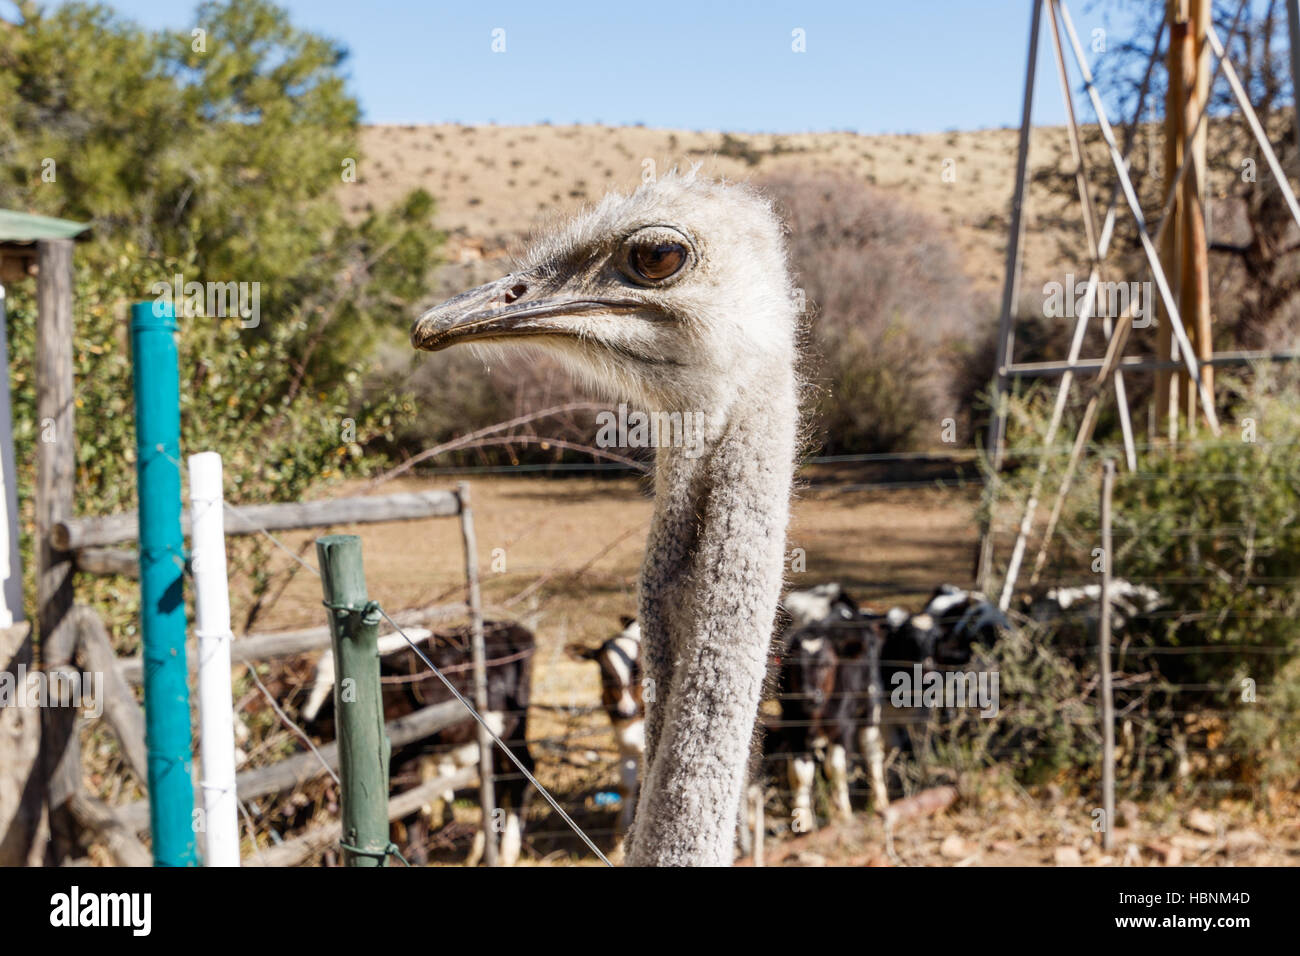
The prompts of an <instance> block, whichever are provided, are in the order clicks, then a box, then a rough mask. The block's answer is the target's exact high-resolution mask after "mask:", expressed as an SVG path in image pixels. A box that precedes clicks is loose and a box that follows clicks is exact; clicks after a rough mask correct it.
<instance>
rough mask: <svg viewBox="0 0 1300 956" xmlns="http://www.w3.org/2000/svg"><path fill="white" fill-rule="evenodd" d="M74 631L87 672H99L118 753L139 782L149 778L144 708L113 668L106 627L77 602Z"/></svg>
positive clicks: (114, 656) (95, 615)
mask: <svg viewBox="0 0 1300 956" xmlns="http://www.w3.org/2000/svg"><path fill="white" fill-rule="evenodd" d="M73 615H74V618H75V620H76V622H77V633H78V634H79V635H80V638H81V642H80V643H81V660H82V665H83V667H84V669H85V671H86V672H87V673H92V674H102V675H103V681H104V684H103V697H104V701H103V704H104V719H105V720H107V721H108V724H109V726H110V727H112V728H113V733H114V735H115V736H116V737H117V741H118V743H119V744H120V745H121V747H122V755H123V756H124V757H125V758H126V762H127V764H128V765H130V767H131V770H132V771H133V772H134V773H135V778H136V780H137V781H139V783H140V785H141V786H144V785H145V784H146V783H147V781H148V780H149V765H148V756H147V751H146V750H145V742H144V711H143V710H142V709H141V707H140V705H139V704H138V703H136V700H135V695H134V694H133V693H131V687H130V685H129V684H127V682H126V681H125V680H123V679H122V674H121V672H120V671H119V670H118V668H117V666H116V665H117V656H116V655H115V654H114V653H113V645H112V643H111V642H110V641H109V639H108V630H107V628H105V627H104V622H103V621H102V620H100V617H99V615H98V614H96V613H95V611H94V609H93V608H89V607H87V606H86V605H84V604H79V605H77V607H76V608H75V609H74V610H73Z"/></svg>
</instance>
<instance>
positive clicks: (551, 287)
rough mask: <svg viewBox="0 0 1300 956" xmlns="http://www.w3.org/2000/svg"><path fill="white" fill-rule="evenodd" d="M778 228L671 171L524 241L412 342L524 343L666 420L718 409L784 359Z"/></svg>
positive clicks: (746, 198) (707, 185) (784, 282)
mask: <svg viewBox="0 0 1300 956" xmlns="http://www.w3.org/2000/svg"><path fill="white" fill-rule="evenodd" d="M791 295H792V290H791V284H790V279H789V273H788V270H787V268H786V265H785V249H784V238H783V236H782V232H781V227H780V223H779V221H778V220H777V219H776V218H775V217H774V216H773V215H772V213H771V210H770V208H769V206H768V204H767V202H766V201H765V200H763V199H762V198H761V197H760V196H759V195H758V194H756V193H754V192H752V191H750V190H748V189H746V188H744V187H740V186H735V185H727V186H724V185H720V184H718V183H714V182H709V181H706V180H701V179H696V178H695V177H694V176H692V175H682V176H679V175H676V174H670V175H668V176H665V177H663V178H662V179H660V180H659V181H658V182H655V183H649V184H646V185H644V186H642V187H641V188H640V189H638V190H636V191H635V192H634V193H632V194H631V195H626V196H624V195H617V194H610V195H609V196H606V197H605V199H604V200H603V201H601V202H600V204H599V205H597V206H596V207H595V208H593V209H591V210H590V211H589V212H587V213H586V214H585V215H582V216H580V217H578V218H577V219H575V220H573V221H572V222H571V223H569V224H568V225H567V226H565V227H562V228H561V229H559V230H556V231H553V232H552V233H551V234H550V235H548V236H546V237H545V238H543V239H541V240H540V241H538V242H537V243H535V244H534V245H533V247H532V248H531V249H530V250H529V251H528V253H527V254H526V255H525V257H524V258H523V260H522V261H521V262H520V263H519V268H518V269H517V270H516V271H515V272H512V273H511V274H510V275H508V276H504V277H503V278H501V279H498V280H496V281H495V282H489V283H488V284H487V285H483V286H480V287H478V288H477V289H471V290H470V291H468V292H464V293H462V294H461V295H458V296H456V297H455V298H453V299H450V300H449V301H447V302H444V303H443V304H442V305H439V306H438V307H436V308H434V309H431V310H430V311H428V312H426V313H425V314H424V315H422V316H420V318H419V319H418V320H417V321H416V323H415V326H414V328H412V330H411V343H412V344H413V345H414V346H415V347H416V348H417V349H424V350H427V351H431V352H436V351H438V350H440V349H445V348H447V347H449V346H452V345H457V344H460V343H467V344H470V345H477V346H487V347H491V346H500V345H521V346H530V347H535V348H542V349H545V350H547V351H548V352H551V353H553V354H555V355H558V356H559V357H560V358H561V359H562V360H563V361H564V362H565V364H566V365H567V366H568V367H569V368H570V369H571V370H572V371H573V372H574V374H576V375H577V376H578V377H579V378H580V379H582V380H583V381H585V382H586V383H587V384H588V385H589V386H590V387H593V388H594V389H596V390H598V391H600V392H602V393H604V394H606V395H609V396H610V397H612V398H615V399H620V400H628V401H630V402H632V403H635V404H637V405H640V406H642V407H646V408H654V409H663V410H669V411H671V410H695V411H702V410H705V411H706V410H717V409H722V408H725V407H727V406H728V405H730V401H729V399H730V398H731V397H732V396H733V395H734V393H735V391H736V386H737V385H738V384H743V383H744V382H746V381H747V380H748V377H749V376H751V375H755V374H762V373H763V372H764V371H765V370H766V369H768V368H770V367H771V365H772V364H773V363H775V364H777V365H778V366H779V365H782V364H788V363H789V361H790V356H791V354H792V353H793V350H794V333H795V322H794V310H793V309H792V308H791V306H790V302H791Z"/></svg>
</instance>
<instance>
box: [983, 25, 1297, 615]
mask: <svg viewBox="0 0 1300 956" xmlns="http://www.w3.org/2000/svg"><path fill="white" fill-rule="evenodd" d="M1248 3H1249V0H1239V3H1238V6H1237V10H1236V15H1235V17H1234V19H1233V22H1232V26H1231V29H1230V31H1229V32H1228V34H1227V38H1226V40H1221V39H1220V38H1219V35H1218V32H1217V31H1216V29H1215V27H1214V24H1213V23H1212V22H1211V15H1210V14H1211V0H1167V3H1166V16H1165V18H1164V21H1163V22H1162V24H1161V28H1160V31H1159V32H1158V33H1157V35H1156V38H1155V43H1154V44H1153V46H1152V52H1151V57H1150V60H1149V61H1148V63H1147V68H1146V74H1145V76H1144V77H1143V79H1142V82H1141V85H1140V87H1139V90H1138V95H1137V102H1136V104H1135V106H1134V112H1133V117H1132V119H1131V120H1130V121H1129V122H1128V124H1127V126H1126V129H1125V133H1124V143H1123V146H1122V147H1121V145H1120V144H1119V143H1118V142H1117V141H1116V138H1115V134H1114V130H1113V129H1112V127H1111V124H1110V121H1109V118H1108V116H1107V110H1106V107H1105V104H1104V103H1103V102H1102V99H1101V95H1100V93H1099V92H1098V91H1097V88H1096V84H1095V82H1094V79H1093V75H1092V71H1091V69H1090V68H1089V66H1088V63H1087V59H1086V57H1085V55H1084V51H1083V47H1082V46H1081V44H1080V43H1079V38H1078V35H1077V33H1076V31H1075V29H1074V24H1073V22H1072V21H1071V18H1070V13H1069V9H1068V7H1067V5H1066V2H1065V0H1031V18H1030V33H1029V53H1028V59H1027V66H1026V71H1025V91H1024V100H1023V106H1022V111H1021V124H1020V138H1019V147H1018V151H1017V158H1016V178H1015V186H1014V189H1013V192H1012V200H1011V215H1010V222H1009V234H1008V240H1007V251H1006V263H1005V269H1006V271H1005V280H1004V284H1003V290H1002V303H1001V311H1000V314H999V318H998V338H997V352H996V361H997V374H996V379H995V382H994V392H993V398H994V402H993V421H992V425H991V428H990V432H989V444H988V457H989V464H990V476H989V479H988V481H987V483H986V486H985V501H986V508H985V517H984V519H983V527H982V529H981V537H980V550H979V562H978V568H977V571H976V579H977V585H978V586H979V587H980V589H981V590H984V591H986V592H987V591H989V590H990V588H989V585H990V582H991V579H992V576H993V557H994V554H993V513H992V509H993V505H994V503H995V502H996V499H997V490H998V487H999V484H1000V480H1001V472H1002V467H1003V464H1004V458H1005V454H1006V433H1007V413H1008V396H1009V392H1010V384H1011V382H1012V380H1013V379H1018V378H1034V377H1044V376H1059V377H1060V383H1059V386H1058V388H1057V393H1056V400H1055V403H1054V406H1053V411H1052V416H1051V418H1050V420H1049V423H1048V428H1047V431H1046V432H1045V434H1044V436H1043V442H1042V452H1041V454H1040V457H1039V463H1038V469H1037V472H1036V474H1035V478H1034V482H1033V485H1032V488H1031V491H1030V494H1029V498H1028V499H1027V502H1026V505H1025V509H1024V512H1023V514H1022V517H1021V520H1020V524H1019V528H1018V530H1017V535H1016V542H1015V545H1014V546H1013V549H1012V553H1011V557H1010V559H1009V561H1008V565H1007V572H1006V574H1005V575H1004V578H1003V583H1002V588H1001V593H1000V596H999V599H998V605H999V607H1001V608H1002V609H1003V610H1006V609H1007V608H1008V607H1009V606H1010V602H1011V595H1012V593H1013V591H1014V589H1015V586H1016V582H1017V579H1018V577H1019V575H1020V572H1021V568H1022V564H1023V561H1024V557H1025V553H1026V548H1027V546H1028V542H1029V537H1030V534H1031V532H1032V530H1033V527H1034V523H1035V517H1036V513H1037V510H1038V506H1039V496H1040V495H1041V494H1042V493H1043V489H1044V485H1045V480H1046V477H1047V471H1048V464H1049V461H1050V455H1051V449H1052V447H1053V445H1054V442H1055V441H1056V437H1057V433H1058V432H1059V431H1060V429H1061V426H1062V419H1063V416H1064V411H1065V406H1066V403H1067V400H1068V397H1069V391H1070V386H1071V384H1072V382H1073V377H1074V376H1075V375H1076V374H1087V373H1092V372H1095V373H1096V374H1095V378H1094V379H1093V381H1092V383H1091V387H1090V390H1089V396H1088V400H1087V404H1086V406H1085V409H1084V413H1083V417H1082V419H1081V422H1080V425H1079V428H1078V430H1077V432H1076V434H1075V436H1074V439H1073V443H1072V445H1071V450H1070V457H1069V460H1068V463H1067V465H1066V468H1065V472H1064V476H1063V478H1062V481H1061V485H1060V487H1059V488H1058V489H1057V492H1056V497H1055V501H1054V504H1053V507H1052V512H1051V516H1050V517H1049V519H1048V523H1047V526H1046V528H1045V530H1044V533H1043V535H1042V538H1041V540H1040V542H1039V546H1038V552H1037V555H1036V557H1035V560H1034V566H1033V571H1032V572H1031V581H1030V583H1031V585H1032V584H1034V583H1036V582H1037V579H1038V576H1039V573H1040V572H1041V570H1042V568H1043V566H1044V564H1045V562H1046V558H1047V549H1048V546H1049V544H1050V543H1051V539H1052V536H1053V534H1054V532H1055V529H1056V526H1057V523H1058V521H1059V519H1060V515H1061V510H1062V508H1063V506H1064V502H1065V498H1066V496H1067V494H1068V493H1069V490H1070V485H1071V482H1072V479H1073V476H1074V473H1075V471H1076V470H1077V468H1078V466H1079V462H1080V460H1081V459H1082V456H1083V452H1084V450H1085V449H1086V447H1087V444H1088V442H1089V441H1090V439H1091V437H1092V433H1093V429H1094V428H1095V426H1096V422H1097V415H1098V411H1099V409H1100V405H1101V402H1102V400H1103V399H1104V397H1105V396H1106V395H1107V394H1108V393H1109V392H1110V391H1111V390H1113V391H1114V394H1115V397H1116V404H1117V408H1118V412H1119V417H1120V426H1121V430H1122V432H1123V438H1124V448H1125V461H1126V464H1127V466H1128V468H1129V470H1130V471H1132V470H1136V467H1137V459H1136V446H1135V443H1134V439H1133V426H1132V422H1131V421H1130V419H1129V408H1128V401H1127V396H1126V391H1125V384H1124V373H1125V372H1145V371H1154V372H1156V373H1157V375H1158V376H1159V379H1158V383H1157V384H1158V388H1159V389H1164V391H1163V393H1161V392H1158V394H1157V399H1158V401H1159V405H1160V409H1161V411H1162V412H1165V413H1166V418H1167V422H1168V424H1169V428H1170V438H1171V439H1175V440H1176V438H1177V425H1178V421H1179V416H1180V410H1181V411H1185V412H1186V413H1187V414H1188V423H1189V426H1191V425H1192V424H1193V423H1194V421H1195V420H1196V417H1197V412H1196V408H1197V403H1198V402H1199V406H1200V415H1201V416H1203V417H1204V419H1205V422H1206V424H1207V426H1208V427H1209V429H1210V431H1211V432H1212V433H1213V434H1214V435H1215V436H1218V435H1219V434H1220V425H1219V421H1218V416H1217V414H1216V410H1215V403H1214V395H1213V371H1212V370H1213V369H1214V368H1215V367H1217V366H1223V365H1250V364H1253V363H1258V362H1266V361H1289V360H1293V359H1296V358H1300V351H1298V350H1286V351H1250V352H1248V351H1233V352H1216V351H1214V349H1213V343H1212V340H1211V324H1210V322H1211V312H1210V303H1209V281H1208V274H1209V273H1208V242H1207V238H1206V229H1205V219H1204V216H1205V204H1204V202H1203V198H1202V191H1203V187H1204V178H1205V135H1204V131H1205V124H1206V121H1207V117H1208V113H1209V103H1210V91H1211V90H1212V89H1213V87H1214V84H1215V83H1216V82H1217V81H1218V78H1219V76H1220V75H1221V74H1222V75H1223V76H1224V77H1226V79H1227V81H1228V84H1229V86H1230V87H1231V89H1232V93H1233V96H1234V97H1235V99H1236V100H1237V103H1238V106H1239V107H1240V109H1241V111H1242V113H1243V114H1244V116H1245V118H1246V120H1247V122H1248V124H1249V126H1250V128H1251V131H1252V133H1253V134H1254V137H1255V139H1256V141H1257V143H1258V146H1259V149H1260V151H1261V154H1262V155H1263V156H1264V158H1265V161H1266V163H1267V165H1268V166H1269V170H1270V172H1271V173H1272V176H1273V178H1274V180H1275V181H1276V183H1277V186H1278V189H1279V191H1280V192H1281V194H1282V196H1283V199H1284V201H1285V202H1286V204H1287V207H1288V208H1289V210H1290V212H1291V214H1292V216H1293V217H1294V218H1295V221H1296V223H1297V225H1300V202H1297V199H1296V194H1295V191H1294V189H1293V188H1292V186H1291V183H1290V181H1289V180H1288V179H1287V176H1286V173H1285V172H1284V171H1283V169H1282V166H1281V163H1280V162H1279V161H1278V158H1277V154H1276V153H1275V152H1274V150H1273V147H1272V144H1271V143H1270V142H1269V140H1268V136H1267V135H1266V133H1265V131H1264V128H1263V125H1262V124H1261V123H1260V121H1259V117H1258V116H1257V115H1256V113H1255V110H1254V108H1253V106H1252V105H1251V102H1250V98H1249V96H1248V95H1247V93H1246V90H1245V88H1244V87H1243V85H1242V83H1241V79H1240V77H1239V76H1238V75H1237V71H1236V69H1235V68H1234V67H1233V65H1232V61H1231V59H1230V58H1229V56H1228V53H1227V50H1228V48H1229V47H1230V46H1231V44H1232V42H1233V39H1234V37H1235V35H1236V31H1237V27H1238V24H1239V23H1240V21H1241V17H1242V15H1243V13H1244V12H1245V11H1246V7H1247V5H1248ZM1287 4H1288V14H1289V16H1288V24H1289V29H1290V39H1291V67H1292V72H1293V81H1294V82H1293V85H1294V87H1295V90H1296V91H1297V99H1300V0H1287ZM1044 13H1046V19H1047V21H1049V22H1048V27H1049V29H1048V33H1049V36H1050V38H1051V45H1052V50H1053V54H1054V59H1055V61H1056V66H1057V73H1058V77H1059V80H1060V85H1061V94H1062V97H1063V99H1064V103H1065V108H1066V117H1067V122H1068V132H1069V138H1070V148H1071V153H1072V157H1073V159H1074V164H1075V179H1076V183H1077V187H1078V191H1079V200H1080V205H1081V208H1082V213H1083V224H1084V232H1085V237H1086V240H1087V244H1088V253H1089V258H1090V262H1091V271H1090V274H1089V279H1088V284H1087V287H1086V291H1085V293H1084V300H1083V306H1082V308H1081V309H1080V310H1079V312H1078V316H1077V320H1076V324H1075V329H1074V336H1073V338H1072V340H1071V345H1070V349H1069V353H1068V355H1067V357H1066V359H1065V360H1064V361H1055V362H1016V361H1015V355H1014V344H1015V318H1016V303H1017V299H1018V296H1019V283H1020V267H1021V251H1022V246H1023V240H1024V218H1023V212H1024V201H1025V188H1026V181H1027V174H1028V165H1029V164H1028V157H1029V142H1030V136H1031V131H1032V122H1031V118H1032V112H1033V96H1034V82H1035V76H1036V71H1037V61H1038V55H1039V51H1038V43H1039V36H1040V33H1041V31H1042V27H1043V21H1044ZM1166 32H1167V33H1168V34H1169V45H1168V53H1167V59H1168V64H1169V67H1170V77H1171V82H1170V84H1169V87H1170V88H1169V94H1168V96H1167V97H1166V122H1165V139H1166V148H1165V157H1166V185H1165V201H1164V203H1163V205H1162V207H1161V210H1160V213H1159V218H1158V220H1157V225H1156V228H1155V230H1154V232H1152V230H1150V229H1149V228H1148V225H1147V219H1146V217H1145V215H1144V213H1143V210H1142V207H1141V204H1140V202H1139V201H1138V195H1137V192H1136V190H1135V189H1134V187H1133V182H1132V179H1131V178H1130V176H1129V170H1128V160H1127V156H1128V153H1129V151H1130V150H1131V148H1132V146H1133V141H1134V139H1135V134H1136V132H1137V128H1138V120H1139V117H1140V116H1141V115H1142V109H1143V105H1144V104H1145V102H1146V97H1147V93H1148V87H1149V85H1150V80H1151V76H1152V74H1153V72H1154V69H1155V61H1156V59H1157V58H1158V56H1159V51H1160V45H1161V42H1162V40H1163V39H1164V34H1165V33H1166ZM1066 38H1068V40H1069V49H1070V51H1071V53H1072V54H1073V58H1074V62H1075V66H1076V68H1077V70H1078V72H1079V74H1080V76H1082V78H1083V86H1084V90H1085V92H1086V94H1087V95H1088V97H1089V99H1090V101H1091V104H1092V107H1093V110H1094V112H1095V113H1096V116H1097V122H1098V126H1099V128H1100V131H1101V135H1102V138H1103V140H1104V141H1105V145H1106V149H1107V152H1108V155H1109V158H1110V161H1111V164H1112V165H1113V167H1114V171H1115V175H1116V183H1115V185H1114V187H1113V189H1112V191H1111V196H1110V201H1109V203H1108V206H1107V210H1106V213H1105V216H1104V220H1103V222H1102V224H1101V226H1100V228H1099V227H1098V224H1097V222H1096V219H1095V216H1096V213H1095V210H1094V207H1093V202H1092V185H1091V182H1090V180H1089V176H1088V171H1087V169H1086V167H1085V164H1084V160H1083V152H1082V137H1081V134H1080V126H1079V123H1078V120H1077V118H1076V116H1075V110H1074V93H1073V91H1072V89H1071V87H1070V84H1069V76H1068V72H1067V67H1066V55H1065V49H1066V44H1065V42H1064V40H1065V39H1066ZM1210 52H1213V54H1214V58H1215V60H1216V65H1215V68H1214V72H1213V75H1212V76H1210V75H1209V72H1208V62H1209V59H1210V57H1209V54H1210ZM1297 112H1298V113H1300V109H1298V110H1297ZM1296 124H1297V141H1298V142H1300V115H1298V116H1297V118H1296ZM1189 173H1191V175H1189ZM1121 198H1122V199H1123V200H1124V204H1125V205H1126V206H1127V209H1128V212H1129V214H1130V215H1131V216H1132V219H1133V222H1134V225H1135V227H1136V230H1137V234H1138V238H1139V240H1140V242H1141V245H1142V249H1143V252H1144V254H1145V258H1146V260H1147V266H1148V267H1149V269H1150V275H1151V278H1152V281H1153V283H1154V285H1155V287H1156V289H1157V290H1158V292H1159V298H1160V304H1161V306H1162V316H1161V324H1160V327H1159V334H1160V346H1161V348H1160V349H1159V350H1158V354H1156V355H1151V356H1125V355H1124V347H1125V345H1126V343H1127V341H1128V338H1129V334H1130V333H1131V331H1132V329H1133V318H1134V315H1133V302H1131V301H1130V303H1129V304H1128V306H1127V307H1126V308H1125V309H1124V310H1123V312H1122V313H1121V314H1120V315H1119V316H1117V317H1114V316H1106V317H1105V318H1104V320H1103V331H1104V333H1105V336H1106V340H1107V347H1106V352H1105V355H1104V356H1102V357H1101V358H1091V359H1084V358H1081V356H1080V352H1081V349H1082V344H1083V340H1084V335H1085V333H1086V331H1087V327H1088V324H1089V320H1090V319H1091V318H1093V317H1094V313H1095V312H1096V311H1097V304H1098V299H1099V295H1100V293H1099V285H1100V282H1101V281H1102V276H1103V274H1104V269H1105V265H1106V263H1105V260H1106V256H1107V253H1108V252H1109V250H1110V243H1111V239H1112V238H1113V235H1114V226H1115V221H1116V215H1117V213H1118V211H1119V209H1120V200H1121ZM1161 250H1164V252H1163V255H1162V253H1161ZM1171 273H1173V276H1172V277H1171ZM1171 278H1175V279H1180V280H1181V281H1180V282H1179V289H1178V291H1177V292H1175V289H1174V287H1173V284H1172V283H1171ZM1184 314H1187V315H1188V316H1190V317H1192V318H1194V319H1195V320H1196V321H1195V325H1194V326H1193V328H1192V330H1191V332H1192V334H1190V335H1189V329H1188V327H1187V325H1186V324H1185V323H1184V318H1183V316H1184ZM1175 371H1177V372H1178V373H1179V375H1178V376H1175V375H1173V374H1172V373H1173V372H1175ZM1180 382H1181V383H1183V387H1182V388H1181V389H1179V383H1180ZM1162 396H1163V400H1160V399H1161V398H1162Z"/></svg>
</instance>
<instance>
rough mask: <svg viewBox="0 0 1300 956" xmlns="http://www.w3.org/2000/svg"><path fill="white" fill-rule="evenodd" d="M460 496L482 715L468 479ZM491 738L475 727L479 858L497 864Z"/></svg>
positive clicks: (479, 607)
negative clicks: (479, 820)
mask: <svg viewBox="0 0 1300 956" xmlns="http://www.w3.org/2000/svg"><path fill="white" fill-rule="evenodd" d="M456 496H457V497H458V498H459V499H460V533H461V537H462V538H463V539H464V542H465V580H466V582H468V584H469V619H470V652H471V655H472V663H473V666H474V709H475V710H477V711H478V712H479V715H480V716H482V717H486V715H487V710H488V692H487V666H486V661H487V653H486V650H485V649H484V646H483V599H482V595H481V593H480V591H479V583H478V541H477V539H476V538H475V536H474V513H473V512H472V511H471V510H470V506H469V482H468V481H461V482H457V484H456ZM492 746H493V744H492V737H491V736H490V735H489V734H488V732H487V728H486V727H484V726H483V725H482V724H479V726H478V775H479V802H480V803H481V804H482V814H483V819H482V824H481V825H482V834H483V861H484V862H485V863H487V865H488V866H496V865H497V840H496V831H495V830H494V829H493V827H494V825H495V823H496V820H495V817H496V812H495V811H496V788H495V786H494V785H493V784H494V781H493V779H492Z"/></svg>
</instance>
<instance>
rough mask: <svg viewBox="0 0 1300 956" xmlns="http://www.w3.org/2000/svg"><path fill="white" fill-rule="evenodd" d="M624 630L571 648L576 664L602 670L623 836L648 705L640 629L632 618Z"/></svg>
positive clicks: (632, 802) (630, 811) (629, 817)
mask: <svg viewBox="0 0 1300 956" xmlns="http://www.w3.org/2000/svg"><path fill="white" fill-rule="evenodd" d="M620 623H621V624H622V625H623V630H621V631H619V633H617V634H615V635H613V636H612V637H610V638H607V639H606V640H605V641H604V642H603V643H601V644H600V645H598V646H596V647H587V646H584V645H582V644H577V643H573V644H569V645H567V646H566V647H565V652H566V653H567V654H568V655H569V656H570V657H571V658H573V659H574V660H582V661H593V662H595V664H596V665H597V666H598V667H599V668H600V702H601V705H602V706H603V707H604V708H605V713H606V714H608V715H609V722H610V725H611V726H612V727H613V728H614V740H615V742H616V743H617V745H618V772H619V789H618V793H619V796H620V798H621V803H620V807H619V817H618V831H619V832H620V833H624V832H626V831H627V828H628V827H629V826H631V824H632V816H633V814H634V813H635V811H636V797H637V781H638V780H639V779H640V774H641V762H642V760H643V758H644V757H645V702H644V700H643V698H642V685H641V660H640V655H641V626H640V625H639V624H637V622H636V619H635V618H632V617H623V618H622V619H621V621H620Z"/></svg>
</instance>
